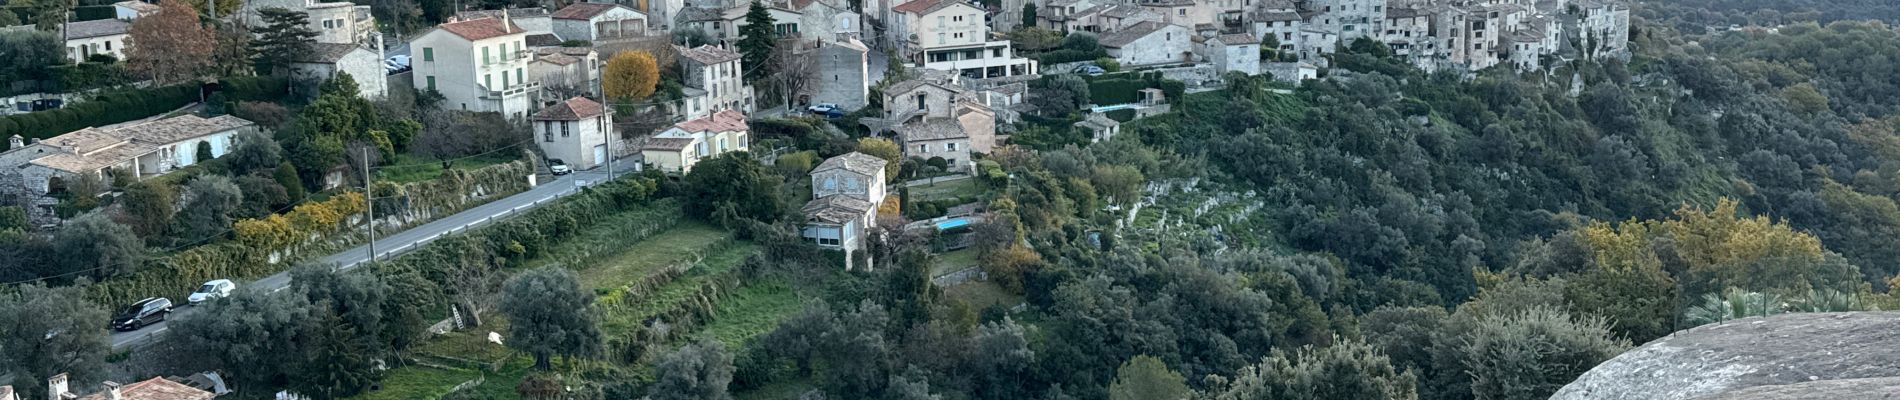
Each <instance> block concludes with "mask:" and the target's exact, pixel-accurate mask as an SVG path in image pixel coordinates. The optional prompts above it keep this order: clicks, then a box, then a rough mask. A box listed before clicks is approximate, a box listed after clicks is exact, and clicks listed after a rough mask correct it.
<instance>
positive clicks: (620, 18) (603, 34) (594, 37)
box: [553, 3, 647, 42]
mask: <svg viewBox="0 0 1900 400" xmlns="http://www.w3.org/2000/svg"><path fill="white" fill-rule="evenodd" d="M553 18H554V35H555V36H559V37H560V38H561V39H562V40H586V41H590V42H594V41H602V40H612V39H623V38H635V37H642V36H646V31H647V16H646V14H641V13H640V11H637V10H634V9H632V8H629V7H627V6H623V5H619V4H610V3H574V4H570V5H568V6H567V7H564V8H561V9H560V11H555V12H554V15H553Z"/></svg>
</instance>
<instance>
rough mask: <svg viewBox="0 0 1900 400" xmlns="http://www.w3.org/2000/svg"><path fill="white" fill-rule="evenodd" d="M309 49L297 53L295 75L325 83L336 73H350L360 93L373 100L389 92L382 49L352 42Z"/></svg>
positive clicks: (316, 44)
mask: <svg viewBox="0 0 1900 400" xmlns="http://www.w3.org/2000/svg"><path fill="white" fill-rule="evenodd" d="M310 50H311V51H310V52H308V53H303V54H298V55H297V58H296V59H295V60H294V61H293V62H292V63H291V64H290V74H291V76H292V77H295V78H297V79H305V80H311V81H316V82H322V81H327V80H330V78H335V77H336V76H337V74H349V75H350V79H354V80H356V86H357V88H358V95H359V96H362V97H363V98H365V99H371V100H374V99H380V98H383V96H385V95H386V94H388V92H389V80H388V74H386V73H384V71H385V69H384V67H383V52H382V50H381V49H377V48H366V47H363V46H361V45H357V44H353V43H351V44H344V43H312V44H311V45H310Z"/></svg>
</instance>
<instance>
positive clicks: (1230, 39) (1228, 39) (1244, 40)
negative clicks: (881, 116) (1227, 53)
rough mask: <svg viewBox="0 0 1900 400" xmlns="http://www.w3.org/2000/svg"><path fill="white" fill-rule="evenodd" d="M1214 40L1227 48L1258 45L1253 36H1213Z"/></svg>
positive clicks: (1239, 34)
mask: <svg viewBox="0 0 1900 400" xmlns="http://www.w3.org/2000/svg"><path fill="white" fill-rule="evenodd" d="M1214 40H1219V41H1220V43H1221V44H1224V45H1228V46H1239V45H1243V44H1260V41H1259V40H1254V38H1253V35H1248V34H1241V33H1229V34H1224V35H1220V36H1215V37H1214Z"/></svg>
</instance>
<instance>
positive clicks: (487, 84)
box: [482, 74, 495, 90]
mask: <svg viewBox="0 0 1900 400" xmlns="http://www.w3.org/2000/svg"><path fill="white" fill-rule="evenodd" d="M488 78H491V77H490V76H488V74H482V88H483V89H489V90H494V88H495V82H494V81H491V80H489V79H488Z"/></svg>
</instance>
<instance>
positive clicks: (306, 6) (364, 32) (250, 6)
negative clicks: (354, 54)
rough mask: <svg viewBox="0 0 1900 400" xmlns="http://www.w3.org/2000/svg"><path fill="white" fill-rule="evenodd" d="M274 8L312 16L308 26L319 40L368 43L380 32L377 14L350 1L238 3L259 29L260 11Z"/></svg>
mask: <svg viewBox="0 0 1900 400" xmlns="http://www.w3.org/2000/svg"><path fill="white" fill-rule="evenodd" d="M270 8H282V9H285V10H290V11H296V12H302V13H304V14H306V15H308V16H309V19H308V21H307V22H306V23H307V24H309V25H308V26H306V28H310V30H312V31H315V32H316V33H317V37H316V39H315V40H316V42H317V43H352V44H353V43H367V42H369V41H370V40H371V38H373V37H375V35H376V17H375V16H373V15H371V14H370V7H369V6H367V5H356V4H355V3H350V2H347V1H337V2H318V1H314V0H250V1H245V2H243V3H242V4H241V5H239V6H238V11H237V14H238V15H239V16H240V19H241V20H242V21H243V22H244V25H245V26H249V27H251V28H253V29H255V28H259V27H263V26H264V25H265V23H264V15H263V13H261V12H260V11H262V10H265V9H270ZM220 17H222V16H220Z"/></svg>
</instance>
